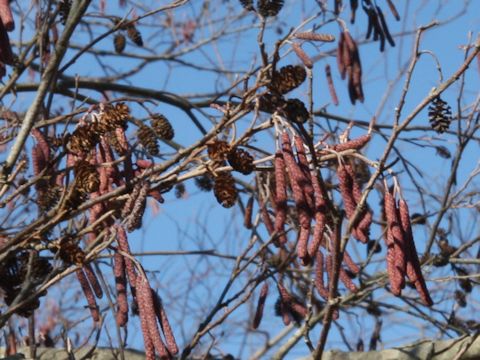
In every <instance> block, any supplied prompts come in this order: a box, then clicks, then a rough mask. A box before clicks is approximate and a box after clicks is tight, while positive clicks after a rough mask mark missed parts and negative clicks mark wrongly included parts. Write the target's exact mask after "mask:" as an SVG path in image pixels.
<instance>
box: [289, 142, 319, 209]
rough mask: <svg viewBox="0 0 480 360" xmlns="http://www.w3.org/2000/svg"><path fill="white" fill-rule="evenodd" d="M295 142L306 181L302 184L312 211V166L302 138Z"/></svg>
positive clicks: (299, 164) (313, 204) (299, 163)
mask: <svg viewBox="0 0 480 360" xmlns="http://www.w3.org/2000/svg"><path fill="white" fill-rule="evenodd" d="M293 140H294V142H295V149H296V150H297V158H298V166H299V167H300V169H301V170H302V173H303V179H304V181H303V182H302V183H301V184H300V186H301V187H302V188H303V192H304V193H305V199H306V200H307V203H308V206H309V208H310V209H311V210H314V209H315V201H314V191H313V185H312V178H311V174H310V166H309V164H308V159H307V154H306V152H305V143H304V142H303V140H302V138H301V137H300V136H297V135H295V136H294V137H293Z"/></svg>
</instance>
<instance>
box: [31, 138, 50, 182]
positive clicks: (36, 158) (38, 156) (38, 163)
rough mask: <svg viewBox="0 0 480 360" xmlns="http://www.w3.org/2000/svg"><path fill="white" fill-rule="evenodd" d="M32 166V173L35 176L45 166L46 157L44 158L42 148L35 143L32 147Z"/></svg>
mask: <svg viewBox="0 0 480 360" xmlns="http://www.w3.org/2000/svg"><path fill="white" fill-rule="evenodd" d="M32 166H33V174H34V175H35V176H37V175H38V174H40V173H41V172H42V171H43V169H45V167H46V166H47V159H46V158H45V156H44V154H43V151H42V149H40V146H39V145H38V144H37V145H35V146H34V147H33V148H32Z"/></svg>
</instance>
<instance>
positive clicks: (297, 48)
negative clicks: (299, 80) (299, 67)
mask: <svg viewBox="0 0 480 360" xmlns="http://www.w3.org/2000/svg"><path fill="white" fill-rule="evenodd" d="M292 49H293V51H294V52H295V54H296V55H297V57H298V58H299V59H300V60H301V61H302V63H303V65H305V67H307V68H309V69H311V68H313V61H312V59H310V57H309V56H308V55H307V53H306V52H305V51H304V50H303V49H302V47H301V45H299V44H297V43H296V42H293V43H292Z"/></svg>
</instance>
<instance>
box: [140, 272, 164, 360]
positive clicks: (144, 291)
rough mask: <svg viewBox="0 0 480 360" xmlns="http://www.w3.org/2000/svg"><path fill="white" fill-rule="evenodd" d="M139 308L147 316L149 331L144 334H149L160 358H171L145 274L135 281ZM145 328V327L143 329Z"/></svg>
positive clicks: (142, 315)
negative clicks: (161, 334) (159, 327)
mask: <svg viewBox="0 0 480 360" xmlns="http://www.w3.org/2000/svg"><path fill="white" fill-rule="evenodd" d="M135 289H136V295H137V301H138V310H139V311H140V318H145V319H146V323H147V328H148V332H147V333H144V334H143V336H144V337H145V336H149V337H150V339H151V340H152V342H153V346H154V347H155V351H156V352H157V354H158V355H160V358H162V359H163V358H165V359H170V358H171V357H170V355H169V354H168V351H167V348H166V347H165V344H164V343H163V341H162V337H161V336H160V330H159V329H158V324H157V317H156V313H155V307H154V304H153V297H152V290H151V289H150V285H149V284H148V280H147V279H146V278H145V277H144V276H143V275H139V276H137V282H136V283H135ZM142 330H143V329H142Z"/></svg>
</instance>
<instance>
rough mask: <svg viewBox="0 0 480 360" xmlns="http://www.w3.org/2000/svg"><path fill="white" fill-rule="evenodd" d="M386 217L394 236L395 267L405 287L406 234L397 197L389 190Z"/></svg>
mask: <svg viewBox="0 0 480 360" xmlns="http://www.w3.org/2000/svg"><path fill="white" fill-rule="evenodd" d="M385 217H386V219H387V226H388V228H389V231H390V232H391V234H392V235H391V236H392V237H393V242H394V250H395V251H394V257H395V268H396V272H397V274H398V278H399V281H400V283H399V285H400V287H401V288H402V289H403V288H404V287H405V275H406V271H407V270H406V266H407V261H406V260H407V256H406V253H405V250H406V246H405V245H406V243H405V235H404V233H403V230H402V227H401V225H400V219H399V215H398V209H397V206H396V204H395V199H394V197H393V195H392V194H391V193H390V192H389V191H388V190H387V191H386V193H385Z"/></svg>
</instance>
